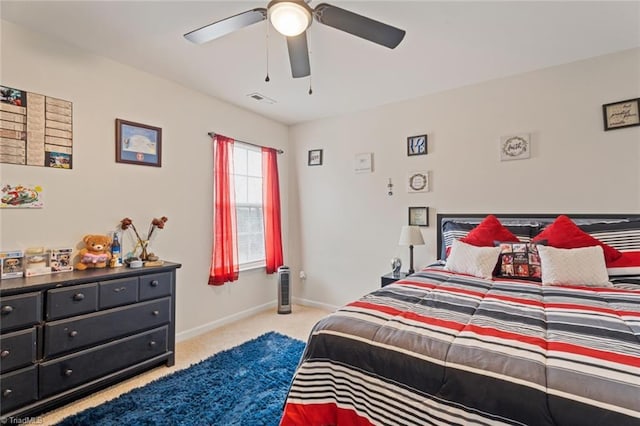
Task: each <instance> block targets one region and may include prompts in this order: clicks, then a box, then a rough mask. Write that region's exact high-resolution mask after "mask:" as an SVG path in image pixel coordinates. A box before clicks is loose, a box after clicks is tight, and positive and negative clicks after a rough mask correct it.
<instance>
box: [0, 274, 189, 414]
mask: <svg viewBox="0 0 640 426" xmlns="http://www.w3.org/2000/svg"><path fill="white" fill-rule="evenodd" d="M180 267H181V265H180V264H177V263H170V262H166V263H165V264H164V265H162V266H158V267H144V268H139V269H130V268H116V269H109V268H105V269H92V270H86V271H74V272H66V273H60V274H53V275H45V276H39V277H30V278H15V279H8V280H2V281H0V305H1V306H0V331H1V333H2V334H1V335H0V387H1V393H0V410H1V411H0V419H1V420H2V421H3V422H6V421H7V420H9V421H10V418H12V417H14V418H18V417H20V418H21V417H32V416H35V415H37V414H40V413H43V412H45V411H48V410H50V409H52V408H55V407H57V406H60V405H63V404H67V403H69V402H71V401H73V400H75V399H77V398H79V397H82V396H86V395H88V394H90V393H92V392H95V391H96V390H98V389H101V388H104V387H106V386H109V385H112V384H114V383H116V382H119V381H122V380H124V379H125V378H128V377H131V376H133V375H135V374H139V373H141V372H142V371H144V370H147V369H150V368H152V367H155V366H158V365H162V364H165V365H167V366H172V365H173V364H174V362H175V352H174V351H175V300H176V270H177V269H178V268H180Z"/></svg>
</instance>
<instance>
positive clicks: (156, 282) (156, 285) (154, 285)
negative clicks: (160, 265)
mask: <svg viewBox="0 0 640 426" xmlns="http://www.w3.org/2000/svg"><path fill="white" fill-rule="evenodd" d="M158 284H160V283H159V282H158V280H153V281H151V287H158Z"/></svg>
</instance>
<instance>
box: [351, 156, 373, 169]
mask: <svg viewBox="0 0 640 426" xmlns="http://www.w3.org/2000/svg"><path fill="white" fill-rule="evenodd" d="M353 171H355V172H356V173H371V172H372V171H373V153H371V152H364V153H362V154H356V156H355V157H354V159H353Z"/></svg>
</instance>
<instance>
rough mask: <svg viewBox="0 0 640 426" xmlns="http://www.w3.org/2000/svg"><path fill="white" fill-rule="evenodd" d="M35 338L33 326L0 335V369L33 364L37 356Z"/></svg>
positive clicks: (3, 370)
mask: <svg viewBox="0 0 640 426" xmlns="http://www.w3.org/2000/svg"><path fill="white" fill-rule="evenodd" d="M36 339H37V332H36V328H35V327H31V328H29V329H27V330H20V331H15V332H13V333H7V334H3V335H2V336H0V371H1V372H3V373H4V372H5V371H9V370H13V369H15V368H19V367H24V366H27V365H30V364H33V363H34V362H35V361H36V358H37V357H36V342H37V340H36Z"/></svg>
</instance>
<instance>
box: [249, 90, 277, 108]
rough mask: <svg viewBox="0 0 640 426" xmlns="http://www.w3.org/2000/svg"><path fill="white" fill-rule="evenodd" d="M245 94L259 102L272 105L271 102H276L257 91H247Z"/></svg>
mask: <svg viewBox="0 0 640 426" xmlns="http://www.w3.org/2000/svg"><path fill="white" fill-rule="evenodd" d="M247 96H248V97H250V98H251V99H253V100H254V101H257V102H260V103H263V104H270V105H273V104H275V103H276V101H274V100H273V99H271V98H268V97H266V96H265V95H261V94H260V93H258V92H253V93H249V94H248V95H247Z"/></svg>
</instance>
